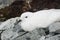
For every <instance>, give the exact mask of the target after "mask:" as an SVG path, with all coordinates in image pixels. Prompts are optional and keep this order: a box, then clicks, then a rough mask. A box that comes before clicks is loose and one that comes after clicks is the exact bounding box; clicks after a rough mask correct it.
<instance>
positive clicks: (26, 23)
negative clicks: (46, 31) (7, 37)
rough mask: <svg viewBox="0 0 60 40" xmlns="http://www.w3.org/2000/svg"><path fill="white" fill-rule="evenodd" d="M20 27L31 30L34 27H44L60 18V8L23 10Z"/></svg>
mask: <svg viewBox="0 0 60 40" xmlns="http://www.w3.org/2000/svg"><path fill="white" fill-rule="evenodd" d="M20 20H22V21H21V28H22V29H23V30H25V31H32V30H34V29H36V28H46V27H48V26H49V25H50V24H52V23H54V22H56V21H59V20H60V9H50V10H41V11H37V12H34V13H31V12H25V13H23V14H22V15H21V17H20Z"/></svg>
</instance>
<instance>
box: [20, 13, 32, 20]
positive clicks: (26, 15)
mask: <svg viewBox="0 0 60 40" xmlns="http://www.w3.org/2000/svg"><path fill="white" fill-rule="evenodd" d="M32 15H33V13H32V12H25V13H22V15H21V16H20V20H21V21H23V20H26V19H27V18H29V17H32Z"/></svg>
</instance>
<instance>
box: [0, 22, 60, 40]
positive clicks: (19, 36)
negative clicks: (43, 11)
mask: <svg viewBox="0 0 60 40" xmlns="http://www.w3.org/2000/svg"><path fill="white" fill-rule="evenodd" d="M15 23H17V22H15ZM13 25H14V27H10V28H9V29H6V30H4V31H3V32H1V40H60V22H55V23H53V24H51V25H50V26H49V27H48V28H46V29H43V28H39V29H35V30H33V31H31V32H25V31H23V30H22V29H21V26H20V23H19V22H18V23H17V24H13ZM48 29H49V30H48ZM46 30H47V31H46Z"/></svg>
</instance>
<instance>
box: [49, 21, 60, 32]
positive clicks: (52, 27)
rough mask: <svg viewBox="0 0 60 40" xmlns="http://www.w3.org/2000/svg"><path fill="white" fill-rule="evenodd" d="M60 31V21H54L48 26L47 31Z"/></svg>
mask: <svg viewBox="0 0 60 40" xmlns="http://www.w3.org/2000/svg"><path fill="white" fill-rule="evenodd" d="M57 31H58V32H60V22H55V23H53V24H51V25H50V26H49V32H57Z"/></svg>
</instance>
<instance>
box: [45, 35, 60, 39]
mask: <svg viewBox="0 0 60 40" xmlns="http://www.w3.org/2000/svg"><path fill="white" fill-rule="evenodd" d="M45 40H60V34H59V35H55V36H51V37H49V38H46V39H45Z"/></svg>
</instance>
